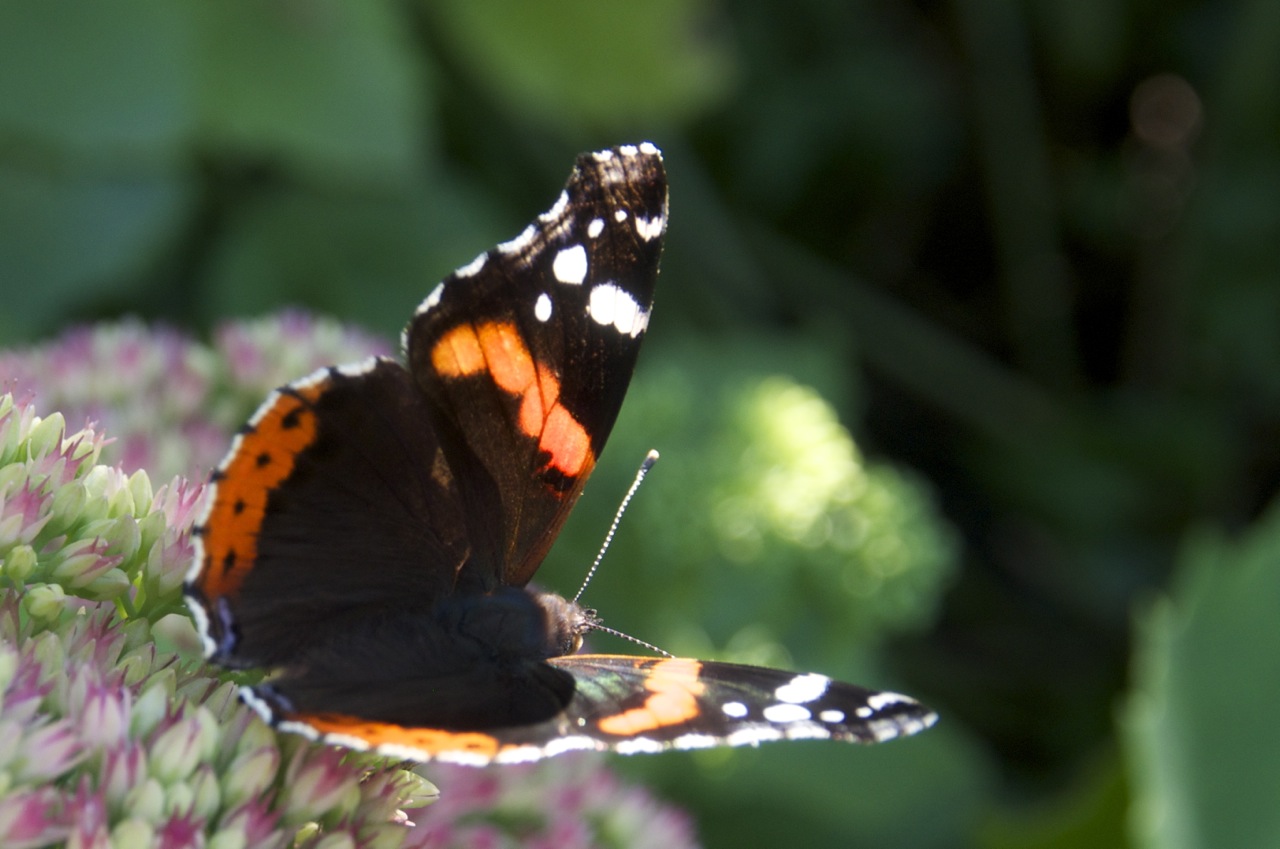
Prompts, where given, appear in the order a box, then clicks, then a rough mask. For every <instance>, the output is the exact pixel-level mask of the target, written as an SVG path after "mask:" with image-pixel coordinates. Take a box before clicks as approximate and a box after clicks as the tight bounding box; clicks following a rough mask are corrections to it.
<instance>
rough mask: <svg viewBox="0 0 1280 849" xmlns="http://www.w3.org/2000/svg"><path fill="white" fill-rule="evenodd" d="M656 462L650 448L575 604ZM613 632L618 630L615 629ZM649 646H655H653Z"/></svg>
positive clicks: (623, 497)
mask: <svg viewBox="0 0 1280 849" xmlns="http://www.w3.org/2000/svg"><path fill="white" fill-rule="evenodd" d="M656 462H658V452H657V451H654V450H652V449H650V450H649V453H648V454H647V455H645V458H644V462H643V463H641V464H640V468H639V469H638V470H636V479H635V480H633V481H632V482H631V488H630V489H628V490H627V494H626V495H624V496H622V503H621V504H619V505H618V512H617V513H614V514H613V523H612V524H610V525H609V533H607V534H605V535H604V544H603V545H601V546H600V551H599V553H598V554H596V559H595V562H594V563H592V564H591V568H590V569H588V570H587V577H585V578H583V579H582V586H580V587H578V592H577V594H576V595H574V597H573V601H574V603H575V604H576V603H577V601H578V599H579V598H581V597H582V594H583V593H584V592H585V591H586V589H587V584H589V583H591V579H592V577H594V576H595V574H596V570H597V569H599V568H600V561H601V560H604V553H605V552H606V551H608V550H609V545H610V543H612V542H613V535H614V534H615V533H617V531H618V525H619V524H620V523H621V522H622V514H623V513H625V512H627V505H628V504H630V503H631V499H632V498H634V497H635V494H636V490H638V489H639V488H640V484H642V483H644V476H645V475H647V474H649V470H650V469H652V468H653V464H654V463H656ZM596 630H598V631H607V630H608V629H607V628H597V629H596ZM612 633H617V632H616V631H614V632H612ZM618 636H621V637H626V635H625V634H619V635H618ZM626 638H627V639H628V640H631V639H633V638H632V637H626ZM634 642H636V643H640V645H648V643H642V642H640V640H634ZM649 647H650V648H653V647H652V646H649ZM658 651H661V649H658ZM663 654H666V652H663Z"/></svg>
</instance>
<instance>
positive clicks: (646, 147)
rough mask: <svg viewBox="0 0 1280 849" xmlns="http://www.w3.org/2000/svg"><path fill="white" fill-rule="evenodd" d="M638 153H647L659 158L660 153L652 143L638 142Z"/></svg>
mask: <svg viewBox="0 0 1280 849" xmlns="http://www.w3.org/2000/svg"><path fill="white" fill-rule="evenodd" d="M640 152H641V153H647V154H649V155H650V156H660V155H661V154H662V151H660V150H658V148H657V146H656V145H655V144H654V143H653V142H640Z"/></svg>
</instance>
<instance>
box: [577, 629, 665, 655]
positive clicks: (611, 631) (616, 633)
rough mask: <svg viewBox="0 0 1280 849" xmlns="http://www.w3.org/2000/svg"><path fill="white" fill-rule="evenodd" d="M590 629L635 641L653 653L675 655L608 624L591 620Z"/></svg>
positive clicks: (630, 641)
mask: <svg viewBox="0 0 1280 849" xmlns="http://www.w3.org/2000/svg"><path fill="white" fill-rule="evenodd" d="M591 630H592V631H600V632H602V633H605V634H612V635H613V636H615V637H621V638H622V639H624V640H626V641H627V642H629V643H635V644H636V645H638V646H642V647H644V648H646V649H648V650H649V651H651V652H653V653H654V654H660V655H662V656H663V657H675V655H674V654H672V653H671V652H669V651H666V650H665V649H660V648H658V647H657V646H655V645H654V644H653V643H646V642H645V641H644V640H642V639H640V638H639V637H633V636H631V635H630V634H624V633H622V632H621V631H616V630H614V629H613V628H610V627H609V626H608V625H601V624H600V623H599V622H592V623H591Z"/></svg>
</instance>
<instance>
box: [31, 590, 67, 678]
mask: <svg viewBox="0 0 1280 849" xmlns="http://www.w3.org/2000/svg"><path fill="white" fill-rule="evenodd" d="M66 603H67V594H66V592H65V591H64V590H63V589H62V587H60V586H58V585H57V584H40V585H38V586H34V587H29V588H28V589H27V591H26V592H25V593H23V595H22V606H23V607H25V608H26V610H27V613H29V614H31V618H32V619H34V620H36V621H37V622H44V623H48V622H54V621H56V620H57V619H58V617H59V616H61V615H62V611H63V610H65V609H66ZM53 668H57V667H56V666H55V667H53Z"/></svg>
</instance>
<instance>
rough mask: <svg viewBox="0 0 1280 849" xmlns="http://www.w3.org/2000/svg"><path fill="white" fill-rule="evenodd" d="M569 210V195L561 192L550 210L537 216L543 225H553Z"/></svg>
mask: <svg viewBox="0 0 1280 849" xmlns="http://www.w3.org/2000/svg"><path fill="white" fill-rule="evenodd" d="M568 208H569V193H568V192H563V191H562V192H561V193H560V197H558V198H556V202H555V203H554V204H552V205H551V208H550V209H548V210H547V211H546V212H544V213H542V214H541V215H539V216H538V218H539V219H540V220H541V221H542V222H543V223H544V224H554V223H555V222H556V221H558V220H559V219H560V216H562V215H564V211H565V210H566V209H568Z"/></svg>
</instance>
